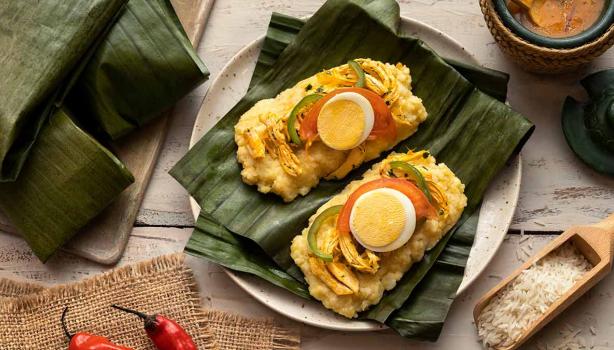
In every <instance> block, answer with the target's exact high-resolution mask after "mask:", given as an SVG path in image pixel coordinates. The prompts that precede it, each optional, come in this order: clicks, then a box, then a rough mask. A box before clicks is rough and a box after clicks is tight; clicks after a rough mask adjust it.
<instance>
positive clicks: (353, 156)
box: [326, 143, 367, 180]
mask: <svg viewBox="0 0 614 350" xmlns="http://www.w3.org/2000/svg"><path fill="white" fill-rule="evenodd" d="M366 151H367V149H366V146H365V144H364V143H363V144H361V145H359V146H358V147H356V148H353V149H352V150H351V151H350V152H348V156H347V158H346V159H345V161H344V162H343V164H341V166H339V168H337V169H336V170H335V171H333V172H332V173H330V174H329V175H328V176H326V180H339V179H343V178H344V177H345V176H346V175H347V174H348V173H349V172H350V171H352V170H354V168H356V167H357V166H359V165H360V164H362V163H363V162H364V160H365V154H366Z"/></svg>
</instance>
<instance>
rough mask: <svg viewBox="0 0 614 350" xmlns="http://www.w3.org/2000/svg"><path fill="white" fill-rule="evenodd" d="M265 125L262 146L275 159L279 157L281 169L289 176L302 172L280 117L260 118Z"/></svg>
mask: <svg viewBox="0 0 614 350" xmlns="http://www.w3.org/2000/svg"><path fill="white" fill-rule="evenodd" d="M262 119H263V120H262V121H263V123H264V124H265V125H266V134H265V135H264V139H265V140H264V146H265V148H266V151H267V152H268V153H269V154H271V156H272V157H273V158H275V159H279V164H280V165H281V167H282V169H283V170H284V171H285V172H286V173H287V174H288V175H290V176H299V175H301V173H302V172H303V169H302V167H301V163H300V161H299V159H298V157H297V156H296V154H294V151H292V148H291V147H290V145H289V144H288V136H287V135H286V124H285V121H284V120H282V119H276V118H275V117H273V116H267V117H265V118H262Z"/></svg>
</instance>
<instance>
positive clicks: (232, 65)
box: [190, 18, 521, 331]
mask: <svg viewBox="0 0 614 350" xmlns="http://www.w3.org/2000/svg"><path fill="white" fill-rule="evenodd" d="M401 30H402V32H403V33H406V34H410V35H412V36H414V37H418V38H420V39H422V40H423V41H425V42H426V43H428V44H429V46H431V47H432V48H433V49H434V50H435V51H436V52H437V53H439V55H441V56H444V57H448V58H453V59H456V60H458V61H462V62H466V63H470V64H479V62H478V61H477V60H476V59H475V58H474V57H473V56H472V55H471V54H469V53H468V52H467V51H465V49H464V48H463V47H462V46H461V45H460V44H459V43H458V42H456V41H455V40H454V39H452V38H450V37H449V36H447V35H446V34H444V33H441V32H439V31H438V30H436V29H434V28H432V27H430V26H428V25H425V24H423V23H421V22H418V21H415V20H412V19H409V18H403V19H402V25H401ZM263 39H264V37H261V38H259V39H257V40H255V41H254V42H252V43H251V44H249V45H247V46H246V47H245V48H243V49H242V50H241V51H240V52H239V53H238V54H237V55H235V56H234V57H233V58H232V59H231V60H230V62H228V64H227V65H226V66H225V67H224V68H223V69H222V71H221V72H220V74H219V75H218V76H217V78H216V79H215V81H214V82H213V83H212V84H211V87H210V88H209V92H208V93H207V96H206V97H205V99H204V101H203V105H202V107H201V110H200V112H199V114H198V117H197V119H196V122H195V125H194V131H193V133H192V138H191V140H190V147H192V146H193V145H194V144H195V143H196V142H198V140H200V138H201V137H202V136H203V135H204V134H205V133H206V132H207V131H208V130H209V129H210V128H211V127H213V125H215V123H217V121H218V120H219V119H220V118H222V117H223V116H224V115H225V114H226V113H227V112H228V111H229V110H230V109H231V108H232V107H233V106H234V105H235V104H236V103H237V102H238V101H239V100H240V99H241V98H242V97H243V95H245V93H246V91H247V88H248V86H249V82H250V79H251V76H252V72H253V70H254V67H255V65H256V60H257V58H258V54H259V52H260V47H261V45H262V42H263ZM520 179H521V162H520V157H519V156H518V157H516V158H515V159H513V160H512V161H511V162H510V164H509V165H508V166H507V167H506V168H505V169H504V170H503V171H502V172H501V173H500V174H499V175H498V176H497V178H496V179H495V180H494V181H493V183H492V184H491V186H490V187H489V189H488V191H487V192H486V194H485V197H484V201H483V204H482V208H481V210H480V220H479V223H478V229H477V234H476V238H475V242H474V244H473V248H472V249H471V254H470V256H469V261H468V262H467V268H466V269H465V278H464V279H463V282H462V284H461V286H460V288H459V291H458V293H459V294H460V293H462V292H463V291H465V290H466V289H467V287H468V286H469V285H470V284H471V283H472V282H473V281H474V280H475V279H476V278H477V277H478V276H479V274H480V273H481V272H482V271H483V270H484V269H485V268H486V266H487V265H488V263H489V262H490V260H491V259H492V258H493V256H494V255H495V253H496V252H497V250H498V249H499V246H500V245H501V243H502V242H503V239H504V238H505V235H506V233H507V230H508V228H509V225H510V223H511V220H512V216H513V214H514V210H515V208H516V203H517V201H518V193H519V188H520ZM191 206H192V211H193V213H194V217H195V218H197V217H198V213H199V211H200V207H199V206H198V204H197V203H196V202H195V201H194V199H191ZM226 272H227V274H228V275H229V276H230V278H232V279H233V280H234V282H236V283H237V284H238V285H239V286H240V287H241V288H243V289H244V290H245V291H246V292H247V293H249V294H250V295H252V296H253V297H254V298H256V299H257V300H259V301H260V302H262V303H263V304H264V305H266V306H268V307H270V308H271V309H273V310H275V311H277V312H279V313H281V314H282V315H285V316H287V317H289V318H292V319H294V320H296V321H299V322H304V323H306V324H309V325H312V326H316V327H322V328H328V329H335V330H343V331H373V330H378V329H383V328H386V326H384V325H381V324H379V323H376V322H372V321H362V320H348V319H346V318H343V317H341V316H338V315H336V314H334V313H333V312H331V311H329V310H327V309H325V308H324V307H323V306H322V304H320V303H319V302H317V301H307V300H304V299H302V298H300V297H298V296H295V295H294V294H292V293H290V292H287V291H285V290H283V289H281V288H278V287H276V286H274V285H272V284H270V283H268V282H266V281H263V280H261V279H259V278H257V277H254V276H250V275H246V274H237V273H234V272H233V271H231V270H226Z"/></svg>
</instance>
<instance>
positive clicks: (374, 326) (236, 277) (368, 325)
mask: <svg viewBox="0 0 614 350" xmlns="http://www.w3.org/2000/svg"><path fill="white" fill-rule="evenodd" d="M400 18H401V22H407V24H408V25H409V26H418V27H422V28H423V29H425V30H428V31H431V32H433V33H435V34H438V35H440V36H441V37H443V38H444V39H445V40H446V41H448V42H450V43H451V44H452V45H454V46H456V48H457V49H458V50H462V51H464V52H465V53H466V54H467V55H468V56H469V57H470V58H471V60H472V62H470V63H471V64H475V65H479V66H483V65H482V64H481V62H480V61H479V60H478V59H477V58H476V57H475V55H473V53H471V52H469V51H467V50H466V49H465V48H464V46H463V45H462V44H461V43H460V42H459V41H457V40H456V39H454V38H452V37H451V36H449V35H448V34H446V33H444V32H442V31H440V30H438V29H437V28H435V27H433V26H431V25H429V24H426V23H424V22H421V21H419V20H416V19H413V18H410V17H406V16H400ZM265 37H266V34H263V35H260V36H259V37H258V38H256V39H254V40H252V41H251V42H249V43H248V44H246V45H245V46H243V47H242V48H241V49H240V50H239V51H238V52H237V53H235V54H234V55H233V56H232V58H231V59H230V60H229V61H228V62H227V63H226V64H225V65H224V66H223V67H222V68H221V69H220V71H219V72H218V75H217V76H216V78H215V79H214V80H213V82H212V83H211V85H210V86H209V88H208V89H207V93H206V94H205V97H204V98H203V101H202V103H201V106H200V107H199V110H198V115H197V117H196V119H195V121H194V126H193V128H192V133H191V135H190V142H189V149H192V147H194V145H195V144H196V143H197V142H198V141H199V140H200V138H201V137H202V135H198V134H199V133H200V130H197V126H196V123H197V121H198V120H199V115H200V112H201V111H202V109H203V108H204V105H205V103H206V101H207V95H209V92H210V91H213V90H216V89H218V85H220V84H221V83H222V82H221V81H222V79H221V78H222V77H223V74H222V73H223V72H224V71H226V70H227V69H229V67H230V66H232V65H234V64H235V63H236V61H238V60H239V59H241V58H242V56H243V55H244V54H245V53H247V52H249V51H250V50H252V49H254V47H257V46H260V45H262V42H263V41H264V39H265ZM418 39H420V38H418ZM427 45H428V43H427ZM516 157H517V162H518V166H517V170H516V172H517V173H518V175H517V176H518V179H519V181H518V186H517V187H516V189H515V193H514V194H513V198H512V201H511V202H510V203H509V204H510V206H511V207H513V211H515V208H516V207H517V204H518V198H519V195H520V184H521V183H522V158H521V155H520V154H518V155H517V156H516ZM189 202H190V209H191V211H192V215H193V217H194V219H195V220H197V219H198V215H199V212H200V206H199V205H198V203H197V202H196V200H195V199H194V198H193V197H192V196H190V198H189ZM512 220H513V215H512V216H510V218H509V220H507V221H506V223H505V227H506V231H509V227H510V226H511V223H512ZM506 235H507V234H505V235H501V237H500V239H498V240H497V241H495V242H493V243H494V246H495V248H494V253H493V254H492V255H491V256H490V257H489V258H488V259H486V263H484V266H488V265H489V264H490V262H491V261H492V259H493V258H494V257H495V256H496V252H497V251H498V250H499V249H500V248H501V246H502V244H503V242H504V240H505V237H506ZM472 249H473V248H472ZM218 266H220V267H221V268H222V270H223V271H224V273H225V274H226V275H227V276H228V277H230V279H231V280H232V281H233V282H234V283H235V284H236V285H238V286H239V287H240V288H241V289H242V290H243V291H245V292H246V293H247V294H249V295H250V296H251V297H253V298H254V299H256V300H257V301H258V302H260V303H261V304H263V305H264V306H266V307H267V308H268V309H270V310H273V311H275V312H276V313H278V314H280V315H282V316H284V317H288V318H290V319H292V320H294V321H297V322H300V323H303V324H307V325H310V326H314V327H318V328H324V329H331V330H337V331H345V332H366V331H378V330H384V329H387V328H388V327H387V326H386V325H384V324H381V323H379V322H376V321H371V320H356V322H361V323H364V324H365V326H363V327H352V328H349V327H344V326H331V325H321V324H318V323H315V322H312V321H308V320H305V319H303V318H301V317H300V316H298V315H294V314H292V313H288V312H283V311H282V310H278V309H276V308H273V307H271V306H270V305H268V303H267V301H266V298H264V297H263V296H262V295H260V294H258V293H256V292H255V291H254V290H253V288H250V287H248V284H249V282H247V281H246V280H245V279H244V277H243V276H241V274H240V273H237V272H235V271H232V270H230V269H228V268H226V267H223V266H221V265H218ZM485 269H486V268H483V269H482V270H481V271H479V272H478V273H476V274H474V275H473V276H472V277H471V278H470V279H468V280H467V281H465V277H463V281H462V282H461V285H460V286H459V289H458V291H457V296H459V295H461V294H463V293H464V292H466V291H467V289H469V287H471V286H472V284H473V283H474V282H475V280H476V279H477V278H478V277H480V276H481V275H482V273H483V272H484V270H485ZM248 277H249V276H248ZM327 311H330V310H327ZM330 312H332V311H330Z"/></svg>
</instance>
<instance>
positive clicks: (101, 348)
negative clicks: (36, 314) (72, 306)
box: [62, 307, 133, 350]
mask: <svg viewBox="0 0 614 350" xmlns="http://www.w3.org/2000/svg"><path fill="white" fill-rule="evenodd" d="M67 312H68V307H66V308H65V309H64V312H62V328H63V329H64V333H65V334H66V336H67V337H68V339H70V344H69V345H68V350H133V349H131V348H127V347H124V346H119V345H115V344H113V343H112V342H111V341H110V340H109V339H107V338H105V337H101V336H99V335H93V334H89V333H84V332H77V333H75V334H70V332H69V331H68V327H66V321H65V320H66V313H67Z"/></svg>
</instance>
